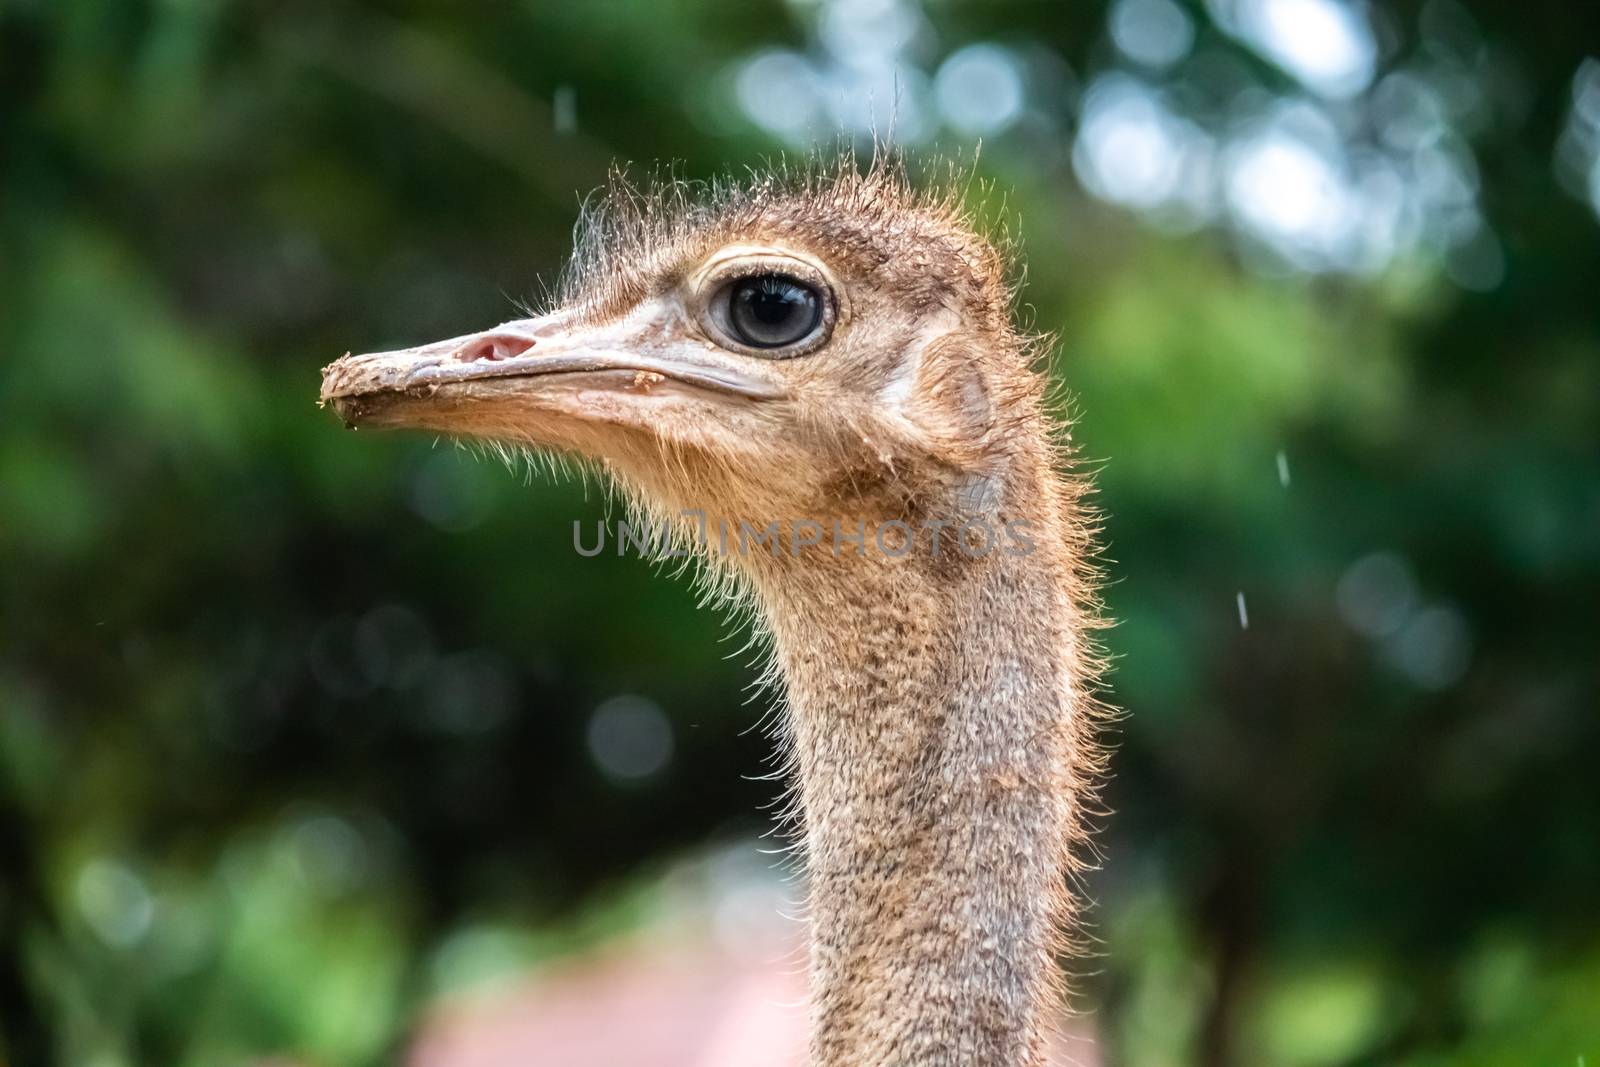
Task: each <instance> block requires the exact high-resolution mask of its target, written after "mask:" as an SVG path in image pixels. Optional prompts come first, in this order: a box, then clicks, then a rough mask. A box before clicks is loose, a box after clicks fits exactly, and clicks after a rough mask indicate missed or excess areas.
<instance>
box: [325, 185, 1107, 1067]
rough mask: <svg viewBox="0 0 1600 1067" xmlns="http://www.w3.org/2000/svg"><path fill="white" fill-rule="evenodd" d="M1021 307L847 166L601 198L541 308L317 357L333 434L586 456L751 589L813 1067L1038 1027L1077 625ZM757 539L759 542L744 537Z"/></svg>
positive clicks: (958, 224) (1074, 585) (1006, 1061)
mask: <svg viewBox="0 0 1600 1067" xmlns="http://www.w3.org/2000/svg"><path fill="white" fill-rule="evenodd" d="M1013 304H1014V290H1013V286H1012V282H1011V271H1010V264H1009V262H1008V257H1007V256H1006V254H1005V253H1004V251H1003V250H1002V249H1000V248H997V247H996V245H994V244H993V243H991V242H989V241H987V240H985V239H984V238H983V237H982V236H981V235H980V234H979V233H978V232H977V230H976V229H975V227H974V226H973V225H972V224H971V221H970V219H969V218H968V217H967V216H966V215H965V214H963V212H962V210H961V209H960V207H959V204H958V201H957V199H956V197H955V196H954V195H952V194H948V193H945V194H929V193H924V192H919V191H917V190H916V189H915V188H914V187H913V186H912V184H911V183H909V182H908V181H907V180H906V178H905V176H904V174H903V171H902V169H901V168H900V167H899V166H898V165H896V164H894V163H886V162H882V161H880V162H877V163H875V164H874V165H873V166H872V167H871V168H870V169H869V170H868V171H867V173H865V174H862V173H858V171H857V170H856V168H855V167H854V166H853V164H851V163H850V161H848V160H846V161H844V162H843V163H842V164H841V165H840V166H838V167H837V168H831V169H820V168H808V169H806V170H805V171H804V172H802V173H799V174H797V175H774V176H764V177H758V178H756V179H754V180H753V181H752V182H750V183H747V184H743V185H728V186H726V187H719V188H714V189H711V190H707V191H699V192H696V191H695V190H691V189H689V188H687V187H685V186H683V185H680V184H668V185H665V186H662V187H658V188H656V189H654V190H651V191H645V192H640V191H636V190H633V189H631V188H629V187H627V186H626V185H623V184H618V185H617V186H616V187H615V188H613V190H612V191H611V194H610V196H609V197H607V198H606V199H605V201H604V202H603V205H602V206H601V207H598V208H596V209H594V210H592V211H589V212H587V213H586V218H585V221H584V223H583V224H581V225H580V229H579V240H578V248H577V252H576V254H575V256H574V259H573V263H572V266H571V267H570V269H569V270H568V272H567V274H566V276H565V279H564V282H563V285H562V286H561V288H560V292H559V293H558V295H557V297H556V299H555V307H554V308H553V310H552V311H550V313H548V314H545V315H541V316H538V317H535V318H530V319H526V320H518V321H514V322H510V323H506V324H504V325H502V326H500V327H496V328H494V329H492V330H488V331H484V332H483V333H479V334H471V335H467V336H465V337H459V338H454V339H452V340H449V341H445V342H439V343H437V344H434V345H428V346H423V347H421V348H416V349H409V350H406V351H403V352H394V353H378V354H375V355H370V356H356V357H346V358H345V359H342V360H339V361H338V362H336V363H334V364H333V365H331V366H330V367H328V368H327V369H326V370H325V371H324V380H323V391H322V397H323V400H324V401H328V402H332V403H333V404H334V406H335V408H336V409H337V410H338V411H339V413H340V414H341V415H342V416H343V417H344V418H345V419H346V420H347V421H348V422H350V423H352V424H361V425H375V426H405V427H416V428H425V429H431V430H436V431H443V432H446V433H451V434H456V435H460V436H464V437H472V438H478V439H484V440H490V441H494V442H498V443H502V444H509V445H512V446H522V447H530V448H533V449H538V450H556V451H561V452H564V453H568V454H572V455H575V456H578V457H580V458H582V459H584V460H587V461H590V462H593V463H594V464H596V465H597V466H599V467H602V468H603V469H604V471H605V472H606V474H607V476H608V477H610V478H611V479H612V480H613V481H614V482H615V483H616V485H617V486H619V487H620V488H621V490H622V491H623V492H624V493H626V494H627V496H628V497H629V499H630V500H631V501H632V502H633V503H634V504H635V505H636V506H637V507H639V508H640V509H642V510H643V511H645V512H646V513H648V514H650V515H652V516H655V517H656V518H658V519H659V520H661V521H663V522H665V523H667V524H670V525H672V526H673V527H674V528H675V529H676V530H677V531H678V533H679V534H680V535H682V536H685V537H686V538H688V539H690V540H691V541H694V542H696V548H697V550H698V551H699V553H700V555H701V558H702V560H703V561H704V563H705V564H706V566H707V573H708V575H709V576H710V577H711V578H712V579H713V580H714V581H717V582H718V583H719V585H718V588H720V589H722V590H723V591H725V592H728V593H729V594H730V595H732V596H735V597H744V598H746V601H747V603H748V604H749V605H750V606H751V607H752V609H753V614H754V617H755V621H756V623H757V625H758V626H759V627H760V628H761V629H762V630H763V632H764V633H765V634H766V635H767V636H768V638H769V640H770V646H771V651H772V657H773V660H772V661H773V664H774V668H775V671H776V674H777V675H778V676H779V678H780V679H781V683H782V687H783V692H784V693H785V695H786V708H785V709H784V712H783V714H782V715H781V716H780V719H781V726H780V736H781V741H782V744H783V745H784V746H785V750H786V752H787V754H788V755H789V757H790V759H791V761H792V767H793V772H794V778H795V791H794V812H793V814H794V817H795V819H796V822H797V826H798V837H799V840H800V842H801V844H802V845H803V855H804V859H805V865H806V871H807V875H808V883H809V887H808V897H809V915H810V920H811V953H810V956H811V983H812V1011H813V1037H812V1061H813V1063H814V1064H815V1065H817V1067H844V1065H847V1064H848V1065H862V1064H933V1065H946V1064H948V1065H955V1064H988V1065H997V1067H1021V1065H1034V1064H1037V1063H1038V1062H1040V1060H1041V1058H1042V1055H1043V1047H1044V1038H1045V1032H1046V1028H1047V1026H1048V1021H1049V1019H1050V1018H1052V1017H1053V1016H1054V1014H1055V1011H1056V1001H1057V995H1058V988H1057V975H1058V973H1059V971H1058V964H1057V956H1058V953H1059V952H1060V951H1061V950H1062V949H1063V947H1064V941H1063V938H1064V932H1065V931H1066V930H1067V929H1068V928H1069V925H1070V923H1071V919H1072V897H1071V894H1070V893H1069V892H1068V885H1069V877H1070V874H1071V872H1072V871H1074V870H1075V869H1076V867H1077V865H1078V864H1079V863H1080V862H1081V853H1082V851H1083V849H1084V847H1085V845H1084V821H1083V819H1084V811H1085V806H1086V803H1087V802H1088V800H1089V798H1090V796H1091V793H1092V787H1093V784H1094V781H1095V779H1096V777H1097V776H1098V774H1099V771H1100V767H1101V755H1100V749H1099V748H1098V747H1097V746H1096V744H1095V739H1094V732H1095V727H1096V725H1097V723H1098V720H1099V718H1100V715H1099V704H1098V702H1097V699H1096V695H1095V693H1096V680H1097V677H1098V671H1099V660H1098V657H1097V655H1096V653H1095V648H1094V645H1093V642H1092V640H1091V634H1092V631H1093V628H1094V627H1095V626H1096V625H1097V614H1096V608H1095V599H1094V572H1093V570H1092V568H1091V566H1090V557H1091V555H1092V549H1091V529H1090V526H1091V522H1090V515H1089V513H1088V511H1087V510H1086V506H1085V504H1084V500H1083V497H1084V493H1085V491H1086V483H1085V481H1084V479H1083V478H1082V476H1081V475H1078V474H1075V473H1073V469H1072V467H1071V463H1070V455H1069V452H1068V450H1067V448H1066V447H1065V446H1064V444H1063V442H1064V441H1065V434H1064V430H1063V428H1062V427H1061V426H1060V425H1059V424H1057V423H1053V422H1052V420H1051V418H1050V417H1049V415H1048V414H1047V411H1046V392H1047V389H1046V378H1045V376H1044V375H1043V374H1042V373H1041V372H1040V371H1039V370H1038V369H1036V368H1035V367H1034V363H1035V361H1036V356H1037V354H1038V351H1039V347H1040V346H1039V345H1038V343H1037V341H1036V340H1035V339H1034V338H1032V337H1030V336H1028V335H1026V334H1024V333H1022V332H1019V330H1018V329H1017V328H1016V326H1015V325H1014V323H1013ZM775 337H776V338H778V340H779V341H780V342H781V343H777V344H768V342H770V341H772V340H773V339H774V338H775ZM757 342H759V343H757ZM813 523H814V524H815V526H816V528H817V530H819V531H820V537H819V538H818V540H820V543H818V544H813V545H807V544H804V542H806V541H808V540H811V539H812V527H811V524H813ZM741 524H742V525H741ZM773 524H776V533H777V535H778V536H777V544H778V547H777V550H776V551H774V550H771V549H770V548H769V544H768V542H763V541H759V540H756V539H755V538H754V537H753V536H741V535H743V534H746V533H749V534H752V535H753V534H756V533H758V532H759V533H770V532H772V531H771V529H770V528H771V527H773ZM885 524H887V525H885ZM963 524H965V525H963ZM701 530H704V531H706V534H707V535H708V536H706V537H705V538H704V539H701V538H700V537H699V533H700V531H701ZM858 530H859V531H862V532H864V534H865V536H864V537H863V538H862V544H861V548H860V549H859V550H858V549H857V548H856V546H855V542H854V540H853V539H852V535H853V534H854V533H855V532H857V531H858ZM986 532H987V534H988V535H990V536H992V537H993V538H994V541H993V543H992V544H991V546H990V548H989V550H988V551H986V552H984V551H980V548H981V544H980V542H983V541H985V540H987V538H986V537H985V536H984V535H985V533H986ZM1012 533H1015V534H1016V535H1017V536H1014V537H1013V536H1010V535H1011V534H1012ZM1024 541H1026V542H1028V543H1029V544H1028V545H1026V546H1025V545H1024V544H1023V542H1024Z"/></svg>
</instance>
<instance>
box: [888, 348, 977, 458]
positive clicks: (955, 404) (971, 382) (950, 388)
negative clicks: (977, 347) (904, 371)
mask: <svg viewBox="0 0 1600 1067" xmlns="http://www.w3.org/2000/svg"><path fill="white" fill-rule="evenodd" d="M914 395H915V396H916V401H915V403H914V404H913V405H912V407H911V409H910V410H909V411H908V412H907V414H908V415H909V416H910V417H911V419H912V421H913V422H915V423H916V424H917V425H918V426H920V427H921V428H922V429H923V431H924V432H926V433H928V434H929V435H931V436H932V437H934V438H935V439H937V440H938V441H939V442H940V443H941V444H945V445H946V446H947V447H948V446H957V445H961V444H965V445H968V446H970V445H971V444H973V443H976V442H981V441H983V440H985V439H986V438H987V437H988V435H989V431H990V430H991V429H992V428H993V426H994V398H993V397H992V396H991V395H990V391H989V385H988V383H987V382H986V381H984V378H983V372H982V371H981V370H980V369H979V368H978V365H977V361H976V358H975V354H974V353H973V352H972V351H971V350H970V349H969V348H968V347H967V346H966V345H964V344H962V343H961V342H960V341H959V340H957V339H955V338H945V339H942V340H939V341H935V342H934V343H933V344H931V345H929V346H928V347H927V348H926V349H925V350H924V351H923V353H922V359H921V361H920V365H919V366H918V368H917V387H916V390H915V392H914Z"/></svg>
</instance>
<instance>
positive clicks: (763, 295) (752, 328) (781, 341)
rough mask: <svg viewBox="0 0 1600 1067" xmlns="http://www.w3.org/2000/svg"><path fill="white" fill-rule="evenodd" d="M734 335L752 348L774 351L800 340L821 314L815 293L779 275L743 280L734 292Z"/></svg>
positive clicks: (814, 324) (732, 316) (731, 309)
mask: <svg viewBox="0 0 1600 1067" xmlns="http://www.w3.org/2000/svg"><path fill="white" fill-rule="evenodd" d="M730 311H731V312H732V315H731V318H732V319H733V328H734V332H736V333H737V334H738V335H739V340H741V341H743V342H744V343H745V344H747V345H750V346H751V347H754V348H777V347H779V346H780V345H791V344H794V343H795V342H796V341H799V340H801V339H802V338H804V337H805V336H806V335H807V334H809V333H810V332H811V331H812V330H813V329H815V328H816V325H817V319H818V318H819V317H820V315H821V308H820V306H819V305H818V301H817V294H816V293H814V292H813V291H812V290H811V289H810V288H809V287H808V286H805V285H802V284H800V283H799V282H797V281H795V280H794V279H793V278H785V277H783V276H782V275H781V274H768V275H764V276H762V277H759V278H746V279H745V280H744V281H742V282H740V283H739V284H738V285H737V287H735V289H734V291H733V306H732V307H731V308H730Z"/></svg>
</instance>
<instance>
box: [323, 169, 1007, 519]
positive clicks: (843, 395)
mask: <svg viewBox="0 0 1600 1067" xmlns="http://www.w3.org/2000/svg"><path fill="white" fill-rule="evenodd" d="M1005 266H1006V264H1005V261H1004V259H1003V257H1002V255H1001V254H1000V253H998V252H997V251H996V249H995V248H994V246H992V245H991V244H989V243H988V242H986V241H984V240H982V239H981V238H979V237H978V236H976V235H975V234H974V232H973V230H972V228H971V227H970V226H969V225H968V224H967V222H966V220H965V219H964V218H963V217H962V215H961V213H960V211H959V209H958V208H957V207H956V206H955V204H954V201H953V199H952V198H950V197H948V196H929V195H926V194H918V193H917V192H915V191H914V190H913V189H912V188H911V187H910V186H909V184H908V183H907V182H906V181H905V179H904V178H903V176H902V175H901V173H900V172H899V170H898V169H897V168H894V167H892V166H883V165H879V166H877V167H875V168H873V170H872V171H871V172H869V173H868V174H866V175H860V174H858V173H856V172H855V171H854V170H853V169H843V170H842V171H841V172H840V173H839V174H837V175H832V176H828V177H825V178H824V177H816V176H812V177H809V178H803V179H800V180H798V181H782V180H777V179H769V180H765V181H762V182H758V183H757V184H755V185H754V186H753V187H744V188H730V189H726V190H719V191H715V192H713V194H712V195H711V196H709V197H708V198H706V199H704V200H703V201H701V202H694V201H692V200H691V199H690V198H689V197H688V196H687V195H686V194H684V193H683V192H682V190H681V187H677V186H671V187H668V188H667V189H666V190H665V191H659V190H658V191H656V192H652V193H648V194H641V193H635V192H631V191H629V190H627V189H626V187H619V188H617V189H615V190H614V191H613V194H612V196H610V197H609V198H608V199H607V202H606V205H605V206H604V207H603V208H601V209H599V210H597V211H595V212H592V213H591V214H590V217H589V218H588V220H587V221H586V223H585V224H584V225H583V226H581V227H580V233H579V241H578V249H577V253H576V255H575V256H574V259H573V263H572V265H571V267H570V268H569V269H568V271H567V274H566V278H565V280H564V283H563V285H562V286H561V289H562V292H561V296H560V298H559V300H558V301H557V302H556V307H555V308H554V310H552V311H550V312H549V313H548V314H544V315H539V316H537V317H532V318H525V319H518V320H513V321H510V322H506V323H503V324H501V325H499V326H496V327H494V328H492V329H489V330H485V331H483V332H480V333H473V334H467V335H465V336H461V337H455V338H451V339H449V340H445V341H439V342H436V343H432V344H426V345H422V346H419V347H416V348H409V349H404V350H401V351H394V352H382V353H375V354H371V355H363V356H356V357H346V358H345V359H342V360H340V361H338V362H337V363H335V364H333V365H332V366H330V367H329V368H327V370H326V372H325V375H324V382H323V390H322V399H323V401H324V402H329V403H332V405H333V406H334V408H335V409H336V410H337V411H338V413H339V414H340V415H341V416H342V417H343V418H344V419H345V421H346V422H347V423H349V424H350V425H353V426H374V427H413V428H419V429H428V430H435V431H442V432H445V433H448V434H451V435H457V436H464V437H476V438H488V439H493V440H496V441H500V442H505V443H511V444H517V445H526V446H532V447H534V448H541V449H555V450H560V451H563V452H566V453H570V454H576V455H578V456H580V457H584V458H586V459H589V460H592V461H596V462H598V463H600V464H602V465H604V467H605V468H606V469H607V470H608V471H609V472H610V473H611V474H612V475H613V476H614V477H615V478H616V480H617V481H618V482H619V483H620V484H621V485H622V487H623V488H624V489H625V490H627V491H629V492H630V493H631V494H632V495H634V496H635V498H636V499H638V500H641V501H642V502H644V503H645V504H646V505H647V506H649V507H650V508H651V509H652V510H654V511H655V512H656V513H657V514H658V515H660V516H662V517H667V518H671V517H674V516H677V515H679V514H681V513H683V512H685V511H689V510H693V511H698V512H702V513H704V514H706V515H709V516H714V517H716V518H719V519H724V520H728V521H733V520H745V519H748V520H750V521H756V520H759V521H760V523H761V524H763V525H764V524H765V523H767V522H769V521H772V520H789V519H792V518H794V517H798V516H805V517H808V518H814V519H818V520H826V519H828V518H831V517H833V516H835V515H837V514H839V513H841V512H845V513H854V514H859V515H861V516H864V517H869V518H870V517H871V516H873V515H874V514H877V515H878V516H879V517H882V518H888V517H901V518H903V517H905V516H904V514H903V513H904V512H905V511H906V509H907V508H908V507H912V508H924V507H926V508H931V509H933V510H934V511H938V512H946V511H949V510H951V509H952V508H953V507H954V506H955V504H956V500H957V498H956V497H954V496H952V495H951V494H952V493H959V492H961V491H963V490H964V491H966V492H967V493H968V494H969V495H970V494H971V492H972V491H973V490H974V487H975V486H978V487H979V488H981V484H982V483H985V481H986V479H990V478H992V477H994V476H997V475H1000V474H1003V471H1002V470H1001V469H1000V468H1001V467H1003V465H1004V455H1005V453H1006V452H1007V451H1008V450H1010V449H1012V448H1014V447H1015V446H1016V444H1017V440H1016V439H1015V438H1014V437H1013V436H1011V435H1008V433H1007V430H1008V429H1009V428H1012V427H1014V426H1015V425H1016V424H1017V422H1018V420H1019V419H1020V420H1023V421H1027V420H1028V419H1031V418H1033V417H1034V416H1035V414H1036V412H1035V410H1034V408H1035V404H1034V402H1033V398H1034V395H1035V394H1036V393H1037V389H1036V388H1032V387H1033V386H1034V385H1035V384H1036V383H1035V381H1034V378H1033V375H1032V374H1031V373H1030V372H1029V371H1028V370H1027V368H1026V360H1025V359H1019V358H1018V353H1019V352H1020V351H1022V350H1023V349H1024V348H1025V346H1024V345H1023V344H1022V343H1021V341H1020V340H1019V338H1018V337H1017V336H1016V335H1015V334H1014V333H1013V330H1012V326H1011V321H1010V304H1011V292H1010V290H1009V288H1008V286H1007V282H1006V278H1005Z"/></svg>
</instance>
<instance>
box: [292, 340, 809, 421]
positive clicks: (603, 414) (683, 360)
mask: <svg viewBox="0 0 1600 1067" xmlns="http://www.w3.org/2000/svg"><path fill="white" fill-rule="evenodd" d="M716 355H717V354H716V353H714V352H713V351H710V350H709V346H701V345H697V344H695V343H694V342H692V341H689V340H688V339H686V338H684V337H681V336H679V337H666V336H664V335H663V332H662V331H661V330H660V329H645V328H641V326H640V324H638V323H633V324H631V325H630V324H629V323H627V322H626V321H624V322H621V323H598V324H596V323H584V322H580V321H578V320H577V319H576V318H575V317H574V316H573V315H572V314H571V313H570V312H557V313H555V314H552V315H545V316H542V317H540V318H535V319H522V320H518V321H514V322H508V323H504V324H502V325H500V326H496V327H495V328H493V329H491V330H484V331H482V332H480V333H472V334H466V335H464V336H462V337H452V338H450V339H448V340H444V341H435V342H433V343H432V344H426V345H420V346H418V347H416V348H404V349H399V350H396V351H392V352H373V353H369V354H366V355H354V356H352V355H346V356H345V357H344V358H343V359H339V360H336V361H335V362H333V363H330V364H329V365H328V366H326V367H324V368H323V369H322V396H321V400H320V403H321V404H323V405H329V404H331V405H332V406H333V409H334V411H335V412H337V413H338V415H339V417H340V418H342V419H343V420H344V421H345V423H346V424H347V425H349V426H352V427H355V426H376V427H404V426H409V427H417V428H427V429H439V430H446V431H450V430H456V429H458V428H468V429H470V427H462V426H461V425H459V424H460V422H462V421H463V419H462V418H461V417H462V416H465V415H466V414H467V413H469V412H471V411H474V410H479V411H481V410H482V409H485V408H494V407H499V408H506V407H511V406H518V407H521V408H522V409H527V408H529V407H533V408H540V407H543V408H549V409H554V410H556V411H559V412H561V413H563V414H567V415H572V416H576V417H578V418H580V419H581V418H585V417H592V418H597V419H599V420H601V421H615V419H616V417H617V411H618V406H617V404H616V403H614V401H615V400H618V399H620V398H621V397H624V396H630V395H631V396H634V397H642V396H650V395H652V394H653V393H655V392H656V391H657V390H658V389H660V390H661V391H662V392H667V391H671V392H675V393H684V392H688V393H692V394H696V395H698V396H700V397H702V398H709V399H718V400H722V401H736V402H737V401H747V402H756V401H767V400H777V399H781V398H782V397H784V396H786V395H787V393H786V390H784V389H783V388H782V387H781V386H780V385H779V384H778V383H776V382H774V381H771V380H768V379H766V378H763V377H757V376H756V375H755V374H753V373H751V372H750V371H749V370H748V369H746V368H744V367H740V366H737V365H735V364H733V363H732V362H731V361H725V360H722V359H718V358H716ZM640 414H641V415H642V414H643V413H640ZM465 421H471V420H470V418H469V419H466V420H465ZM496 421H497V422H499V421H503V419H496ZM628 421H632V420H631V419H630V420H628Z"/></svg>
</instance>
